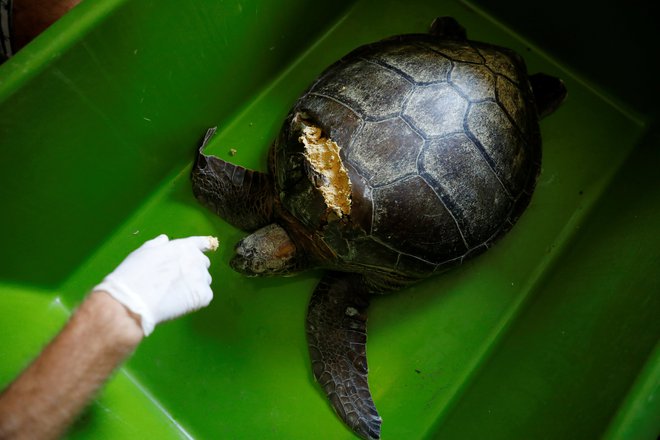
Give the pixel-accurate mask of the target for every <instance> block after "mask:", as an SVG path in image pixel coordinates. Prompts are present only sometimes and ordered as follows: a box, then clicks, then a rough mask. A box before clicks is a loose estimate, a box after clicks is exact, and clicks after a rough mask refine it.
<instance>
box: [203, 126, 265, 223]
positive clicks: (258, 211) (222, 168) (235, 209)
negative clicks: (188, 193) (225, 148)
mask: <svg viewBox="0 0 660 440" xmlns="http://www.w3.org/2000/svg"><path fill="white" fill-rule="evenodd" d="M215 131H216V128H215V127H214V128H210V129H209V130H208V131H207V132H206V135H205V136H204V141H203V142H202V145H201V146H200V147H199V149H198V150H197V157H196V159H195V164H194V165H193V170H192V187H193V193H194V194H195V197H196V198H197V200H199V201H200V203H201V204H203V205H204V206H206V207H207V208H209V209H211V210H212V211H213V212H215V213H216V214H218V215H219V216H220V217H222V218H223V219H225V220H226V221H227V222H229V223H231V224H232V225H233V226H236V227H237V228H239V229H243V230H245V231H254V230H256V229H259V228H261V227H263V226H265V225H267V224H269V223H271V222H272V216H273V181H272V178H271V176H270V175H268V174H265V173H261V172H258V171H253V170H249V169H246V168H243V167H241V166H238V165H234V164H232V163H229V162H226V161H224V160H222V159H220V158H219V157H216V156H207V155H205V154H204V148H205V147H206V145H207V144H208V142H209V140H210V139H211V137H213V135H214V134H215Z"/></svg>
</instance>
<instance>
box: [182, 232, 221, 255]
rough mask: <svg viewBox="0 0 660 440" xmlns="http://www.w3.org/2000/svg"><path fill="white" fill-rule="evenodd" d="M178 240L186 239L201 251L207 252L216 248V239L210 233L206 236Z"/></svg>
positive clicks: (184, 239)
mask: <svg viewBox="0 0 660 440" xmlns="http://www.w3.org/2000/svg"><path fill="white" fill-rule="evenodd" d="M180 240H183V241H187V242H189V243H191V244H192V245H194V246H195V247H196V248H197V249H199V250H200V251H202V252H209V251H213V252H215V250H217V249H218V239H217V237H213V236H211V235H207V236H192V237H187V238H181V239H180Z"/></svg>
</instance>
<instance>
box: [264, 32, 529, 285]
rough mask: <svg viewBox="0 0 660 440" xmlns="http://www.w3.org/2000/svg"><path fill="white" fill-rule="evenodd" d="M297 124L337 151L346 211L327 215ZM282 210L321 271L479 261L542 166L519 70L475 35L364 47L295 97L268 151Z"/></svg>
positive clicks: (399, 269) (404, 274)
mask: <svg viewBox="0 0 660 440" xmlns="http://www.w3.org/2000/svg"><path fill="white" fill-rule="evenodd" d="M301 119H303V120H305V121H307V123H311V124H314V125H316V126H317V127H319V128H320V129H321V130H322V131H323V134H324V136H327V137H328V138H330V139H331V140H332V141H334V142H336V143H337V145H338V146H339V147H340V152H339V155H340V157H341V161H342V162H343V165H344V167H345V169H346V171H347V173H348V176H349V178H350V181H351V211H350V213H349V214H348V215H345V216H341V217H339V218H338V217H337V216H334V215H332V214H331V213H330V214H329V210H328V206H327V205H326V202H325V201H324V198H323V197H322V195H321V193H320V192H319V189H318V186H319V182H318V179H315V178H314V176H313V171H310V166H309V163H307V161H306V159H305V155H304V154H302V153H303V152H304V145H303V143H302V142H301V140H300V136H301V124H300V123H299V121H300V120H301ZM271 153H272V154H271V171H272V173H273V174H274V176H275V185H276V189H277V191H278V196H279V198H280V200H281V205H282V206H283V207H284V209H285V210H286V211H288V212H289V213H290V214H292V215H293V216H294V217H295V218H296V219H297V221H299V222H300V225H301V226H300V227H302V228H303V229H305V233H307V234H309V236H311V237H314V240H316V241H318V242H322V244H323V245H324V246H327V248H328V249H329V250H330V254H331V255H332V258H330V259H327V258H326V260H325V262H324V263H325V265H326V266H331V267H334V268H338V269H343V270H349V271H357V272H363V273H369V272H375V273H390V274H397V275H398V276H399V277H400V278H419V277H423V276H427V275H430V274H432V273H434V272H437V271H439V270H442V269H445V268H448V267H451V266H453V265H455V264H457V263H460V262H462V261H463V260H464V259H465V258H467V257H469V256H472V255H476V254H478V253H479V252H480V251H483V250H485V249H486V248H488V246H489V245H490V244H491V243H492V242H493V241H494V240H495V239H496V238H498V237H499V236H501V235H502V234H503V233H504V232H506V231H507V230H508V229H509V228H510V227H511V226H512V225H513V223H514V222H515V221H516V220H517V219H518V217H519V216H520V214H521V213H522V211H523V210H524V208H525V207H526V206H527V204H528V203H529V200H530V197H531V193H532V191H533V188H534V185H535V182H536V178H537V176H538V173H539V170H540V159H541V140H540V135H539V129H538V116H537V112H536V108H535V103H534V98H533V95H532V91H531V87H530V84H529V81H528V78H527V73H526V68H525V65H524V62H523V60H522V58H521V57H520V56H518V55H517V54H516V53H515V52H513V51H511V50H509V49H505V48H501V47H497V46H493V45H489V44H484V43H479V42H473V41H453V40H442V39H440V38H437V37H434V36H431V35H404V36H399V37H394V38H390V39H387V40H383V41H380V42H377V43H374V44H370V45H366V46H362V47H360V48H358V49H356V50H355V51H353V52H351V53H350V54H348V55H347V56H345V57H344V58H342V59H341V60H339V61H338V62H336V63H335V64H333V65H332V66H330V67H329V68H328V69H327V70H326V71H325V72H323V73H322V74H321V76H320V77H319V78H318V79H317V80H316V81H315V82H314V83H313V85H312V86H311V87H310V88H309V89H308V90H307V91H306V92H305V93H304V94H303V95H302V96H301V97H300V98H299V99H298V101H297V102H296V104H295V105H294V107H293V109H292V110H291V112H290V114H289V117H288V118H287V120H286V122H285V124H284V126H283V128H282V130H281V132H280V135H279V137H278V139H277V140H276V142H275V143H274V145H273V150H272V152H271Z"/></svg>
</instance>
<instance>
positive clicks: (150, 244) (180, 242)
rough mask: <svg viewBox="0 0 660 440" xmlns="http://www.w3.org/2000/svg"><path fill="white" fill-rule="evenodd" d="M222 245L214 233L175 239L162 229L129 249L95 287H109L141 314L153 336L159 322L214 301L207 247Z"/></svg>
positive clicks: (143, 324)
mask: <svg viewBox="0 0 660 440" xmlns="http://www.w3.org/2000/svg"><path fill="white" fill-rule="evenodd" d="M217 247H218V240H217V239H216V238H214V237H188V238H181V239H177V240H170V239H169V238H168V237H167V235H159V236H158V237H156V238H154V239H153V240H149V241H147V242H146V243H144V244H143V245H142V246H140V247H139V248H138V249H136V250H134V251H133V252H132V253H131V254H129V255H128V257H126V259H125V260H124V261H123V262H122V263H121V264H120V265H119V266H117V268H116V269H115V270H114V272H112V273H111V274H110V275H108V276H106V277H105V279H104V280H103V281H102V282H101V284H99V285H98V286H96V287H95V288H94V290H103V291H105V292H108V293H109V294H110V295H112V297H114V298H115V299H116V300H117V301H119V302H120V303H122V304H123V305H124V306H126V307H128V308H129V309H130V310H131V311H132V312H134V313H136V314H138V315H140V318H141V319H140V321H141V324H142V330H143V331H144V335H145V336H148V335H149V334H150V333H151V332H152V331H153V329H154V327H155V326H156V324H158V323H160V322H163V321H166V320H168V319H172V318H176V317H178V316H181V315H184V314H186V313H188V312H192V311H193V310H198V309H201V308H202V307H206V306H207V305H208V304H209V303H210V302H211V300H212V299H213V292H212V291H211V287H210V285H211V275H210V274H209V272H208V268H209V266H210V265H211V262H210V261H209V259H208V257H206V255H204V253H203V252H206V251H209V250H215V249H217Z"/></svg>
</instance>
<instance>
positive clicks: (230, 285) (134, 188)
mask: <svg viewBox="0 0 660 440" xmlns="http://www.w3.org/2000/svg"><path fill="white" fill-rule="evenodd" d="M573 3H575V2H573ZM553 4H554V5H555V7H548V5H546V6H545V8H544V9H542V12H541V13H539V12H530V11H532V9H531V6H529V5H527V6H525V5H524V4H523V2H518V3H511V2H504V3H499V4H498V5H497V6H492V8H493V9H488V10H487V9H482V7H483V6H484V5H487V2H484V4H483V5H481V6H480V5H479V4H474V3H469V2H459V1H451V0H444V1H419V0H406V1H405V2H403V1H401V2H397V1H376V0H364V1H346V0H345V1H337V0H315V1H314V2H312V1H305V0H285V1H281V2H271V1H265V0H264V1H234V0H226V1H217V0H208V1H196V2H180V1H177V2H173V1H154V0H86V1H84V2H83V3H81V5H80V6H79V7H77V8H76V9H74V10H73V11H72V12H71V13H69V14H68V15H66V16H65V17H64V18H63V19H61V20H60V21H59V22H57V23H56V24H55V25H54V26H53V27H51V28H50V29H48V30H47V31H46V32H45V33H43V34H42V35H41V36H39V37H38V38H37V39H36V40H35V41H33V42H32V43H31V44H30V45H29V46H27V47H26V48H25V49H24V50H23V51H21V52H19V53H18V54H17V56H16V57H15V58H13V59H11V60H10V61H9V62H7V63H6V64H4V65H2V66H0V166H1V168H0V202H1V205H0V212H1V215H0V254H1V255H0V342H1V343H0V386H4V385H6V384H7V383H9V382H10V381H11V379H12V378H13V377H14V376H15V375H16V374H17V373H18V372H19V371H20V370H21V369H22V368H24V367H25V366H26V364H27V363H28V362H29V361H30V360H31V359H32V358H33V357H34V356H35V355H36V354H37V353H38V351H39V350H40V348H41V347H43V346H44V344H45V343H46V342H47V341H48V340H49V339H50V338H52V337H53V335H55V334H56V333H57V331H58V329H59V328H61V326H62V324H63V323H64V322H65V321H66V319H67V316H68V315H69V314H70V313H71V311H72V310H73V309H74V308H75V307H76V305H77V304H79V303H80V301H81V300H82V298H83V297H84V296H85V294H86V293H87V292H88V290H89V289H90V288H91V287H92V286H93V285H94V284H95V283H97V282H99V281H100V280H101V279H102V277H103V276H104V275H106V274H107V273H108V272H110V271H111V270H112V269H113V268H114V267H115V266H116V265H117V264H118V263H119V262H120V261H121V260H122V259H123V258H124V257H125V256H126V255H127V254H128V253H129V252H130V251H131V250H133V249H134V248H136V247H137V246H139V245H140V244H141V243H142V242H144V241H145V240H147V239H149V238H152V237H154V236H156V235H158V234H160V233H167V234H168V235H170V236H172V237H179V236H185V235H191V234H195V235H198V234H214V235H217V236H219V237H220V240H221V250H220V251H219V252H217V253H216V254H215V255H213V256H212V257H211V259H212V262H213V264H212V267H211V273H212V275H213V278H214V282H213V288H214V291H215V299H214V301H213V303H212V304H211V305H210V306H209V307H208V308H206V309H204V310H202V311H200V312H199V313H195V314H192V315H189V316H186V317H184V318H182V319H179V320H176V321H172V322H169V323H166V324H163V325H161V326H159V327H158V328H157V330H156V331H155V332H154V334H153V335H152V336H150V337H148V338H147V339H146V340H145V341H144V342H143V344H142V345H141V346H140V347H139V348H138V350H137V352H136V353H135V355H134V356H133V358H132V359H131V360H130V361H129V362H128V363H127V364H126V365H125V366H124V367H123V368H122V369H120V370H119V371H118V372H117V373H116V374H115V375H114V376H113V378H112V380H111V381H110V383H109V385H108V386H107V387H106V388H105V389H104V391H103V392H102V393H101V394H100V395H99V397H98V398H97V399H96V400H95V401H94V402H93V404H92V405H91V407H90V408H89V409H88V410H87V411H86V412H85V413H84V414H83V415H82V417H81V418H80V419H79V420H78V422H77V423H76V424H75V425H74V426H73V427H72V429H71V431H70V433H69V435H70V437H71V438H93V439H138V438H158V439H167V438H198V439H219V438H223V439H244V438H245V439H252V438H254V439H267V438H278V439H279V438H281V439H306V438H314V439H349V438H353V434H351V432H349V431H348V430H347V429H346V428H345V427H344V425H343V424H342V423H341V422H340V421H339V420H338V419H337V417H336V416H335V415H334V413H333V411H332V409H331V408H330V406H329V405H328V403H327V402H326V400H325V398H324V396H323V395H322V392H321V390H320V388H319V387H318V386H317V385H316V384H315V383H314V380H313V377H312V373H311V368H310V364H309V359H308V354H307V346H306V341H305V332H304V320H305V312H306V307H307V301H308V298H309V297H310V294H311V292H312V290H313V288H314V286H315V284H316V282H317V281H318V279H319V277H320V272H317V271H312V272H308V273H305V274H303V275H301V276H298V277H294V278H274V279H247V278H242V277H241V276H239V275H238V274H236V273H234V272H232V271H231V270H230V269H229V266H228V261H229V258H230V256H231V253H232V247H233V244H234V243H235V242H236V241H237V240H238V239H240V238H241V237H242V235H243V234H242V233H241V232H240V231H238V230H236V229H234V228H232V227H230V226H229V225H228V224H226V223H225V222H224V221H222V220H221V219H219V218H217V217H215V216H214V215H213V214H211V213H210V212H208V211H207V210H205V209H203V208H202V207H201V206H199V205H198V203H197V202H196V201H195V200H194V198H193V196H192V193H191V189H190V179H189V172H190V169H191V164H192V159H193V155H194V151H195V148H196V146H197V144H198V142H199V140H200V139H201V137H202V135H203V134H204V132H205V130H206V129H207V128H208V127H211V126H216V125H217V126H218V127H219V135H217V136H216V137H215V138H214V139H213V142H212V144H211V145H210V147H209V151H210V152H211V153H214V154H217V155H219V156H221V157H225V158H229V152H230V149H235V150H236V155H235V156H233V157H231V159H232V160H233V161H235V162H237V163H240V164H241V165H244V166H248V167H253V168H256V169H261V170H264V169H265V166H266V165H265V160H266V151H267V149H268V147H269V144H270V142H271V140H272V139H273V138H274V136H275V134H276V133H277V131H278V130H279V127H280V124H281V122H282V120H283V118H284V116H285V115H286V113H287V111H288V109H289V107H290V106H291V104H292V103H293V102H294V101H295V99H296V98H297V96H298V95H299V93H300V92H301V91H303V90H304V89H305V88H306V86H307V85H308V84H309V82H310V81H311V80H312V79H313V78H314V77H315V76H316V75H317V74H318V73H320V72H321V71H322V70H323V69H324V68H325V67H326V66H327V65H328V64H330V63H331V62H333V61H334V60H335V59H337V58H338V57H340V56H341V55H343V54H345V53H347V52H348V51H350V50H351V49H353V48H355V47H357V46H358V45H360V44H363V43H366V42H369V41H373V40H377V39H380V38H383V37H386V36H389V35H393V34H397V33H407V32H423V31H425V30H426V29H427V28H428V25H429V24H430V22H431V20H432V19H433V18H434V17H435V16H439V15H452V16H454V17H456V18H457V19H458V20H459V21H460V22H461V23H462V24H463V25H464V26H465V27H466V28H467V29H468V32H469V35H470V36H471V38H473V39H477V40H484V41H488V42H492V43H495V44H500V45H504V46H508V47H511V48H513V49H515V50H517V51H518V52H519V53H521V54H522V55H523V56H524V58H525V59H526V61H527V64H528V67H529V70H530V71H532V72H536V71H544V72H546V73H549V74H552V75H556V76H559V77H561V78H563V79H564V80H565V82H566V85H567V87H568V90H569V97H568V100H567V101H566V102H565V104H564V105H563V106H562V108H561V109H560V110H559V111H558V112H557V113H556V114H554V115H552V116H551V117H548V118H547V119H545V120H543V122H542V123H541V129H542V132H543V138H544V162H543V170H542V174H541V177H540V180H539V183H538V188H537V191H536V193H535V195H534V198H533V200H532V202H531V205H530V207H529V209H528V210H527V211H526V213H525V214H524V215H523V217H522V218H521V220H520V222H519V223H518V224H517V225H516V226H515V228H513V230H512V231H511V233H510V234H508V235H507V236H506V237H505V238H504V239H503V240H502V241H501V242H500V243H498V245H497V246H495V247H494V248H493V249H491V250H490V251H489V252H487V253H486V254H484V255H482V256H480V257H478V258H476V259H475V260H473V261H471V262H469V263H468V264H466V265H464V266H462V267H460V268H458V269H456V270H454V271H453V272H450V273H448V274H446V275H442V276H439V277H436V278H433V279H429V280H428V281H425V282H423V283H421V284H418V285H415V286H413V287H410V288H408V289H406V290H403V291H401V292H399V293H397V294H393V295H390V296H387V297H383V298H379V299H377V300H374V301H373V304H372V307H371V311H370V323H369V326H370V328H369V347H368V350H369V362H370V376H369V380H370V383H371V387H372V389H373V391H374V398H375V401H376V404H377V406H378V408H379V410H380V412H381V415H382V417H383V420H384V422H383V438H384V439H386V440H387V439H422V438H424V439H435V438H441V439H477V438H488V439H594V438H606V439H652V438H655V437H656V435H657V434H658V433H659V432H660V394H659V388H660V384H659V381H660V346H659V345H658V340H659V336H660V276H659V271H660V230H659V225H660V185H659V183H660V180H659V178H658V174H659V173H658V167H659V165H660V132H659V131H658V128H657V125H655V123H654V121H656V120H657V118H655V116H654V110H653V108H654V107H653V106H652V105H650V101H648V100H646V99H644V98H652V97H654V96H656V95H657V90H654V89H653V87H647V89H648V91H647V93H646V95H645V96H642V95H644V94H643V93H642V94H641V95H640V93H639V91H640V90H643V88H642V87H640V82H643V81H646V80H648V79H649V78H651V79H654V80H655V79H657V76H658V75H657V72H653V71H646V70H644V69H643V67H644V65H643V62H644V60H641V61H640V59H639V58H638V57H637V58H636V57H635V56H632V55H630V53H633V55H634V53H637V52H639V53H643V52H644V51H646V55H647V56H648V55H652V54H653V53H655V52H657V46H653V42H652V41H651V40H648V41H647V40H646V39H645V38H642V37H639V38H638V37H636V34H634V33H631V32H628V31H630V30H634V29H635V28H637V27H638V24H637V23H635V22H634V21H632V19H630V20H629V21H627V22H625V23H627V27H626V28H625V29H624V30H622V29H621V28H620V27H619V28H616V27H612V26H609V25H608V22H607V20H603V15H605V16H606V17H609V18H610V19H613V18H616V19H619V17H624V19H626V14H625V13H622V12H617V11H616V10H612V11H609V12H607V11H604V10H603V9H598V12H597V13H595V14H596V15H594V16H593V18H594V20H593V21H592V20H591V19H590V17H591V15H590V14H591V12H590V10H589V8H588V6H584V9H583V10H576V7H577V6H576V5H572V4H571V3H570V2H568V1H566V0H564V1H563V2H555V3H553ZM594 4H595V3H594ZM530 5H531V3H530ZM591 6H593V5H591ZM599 7H600V6H599ZM521 8H523V9H521ZM524 8H527V9H524ZM620 9H623V7H621V8H620ZM525 11H527V12H525ZM526 14H527V15H526ZM529 14H532V15H529ZM633 15H635V14H633ZM645 16H646V14H645V13H644V11H638V13H637V15H636V17H642V18H643V17H645ZM567 17H568V18H567ZM628 18H630V17H628ZM580 22H583V23H585V24H584V27H581V28H577V24H578V23H580ZM644 23H647V24H648V23H651V19H650V18H648V19H647V21H646V22H642V23H641V24H640V25H639V27H640V28H643V27H644ZM654 26H655V24H654ZM626 29H627V30H626ZM646 31H648V30H644V32H646ZM608 44H609V45H610V46H607V45H608ZM589 47H592V48H593V51H590V50H589V49H588V48H589ZM608 47H612V51H611V52H607V48H608ZM625 47H627V48H629V50H630V51H632V52H625V53H624V52H622V51H619V52H617V50H620V49H622V48H625ZM654 48H655V49H654ZM654 50H655V52H654ZM635 51H637V52H635ZM608 53H609V55H607V54H608ZM603 54H605V55H603ZM626 54H628V55H630V56H628V57H626V56H624V55H626ZM608 56H609V58H607V57H608ZM604 57H606V58H604ZM635 69H638V70H637V71H636V70H635ZM636 72H637V73H636ZM656 87H657V84H656Z"/></svg>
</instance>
